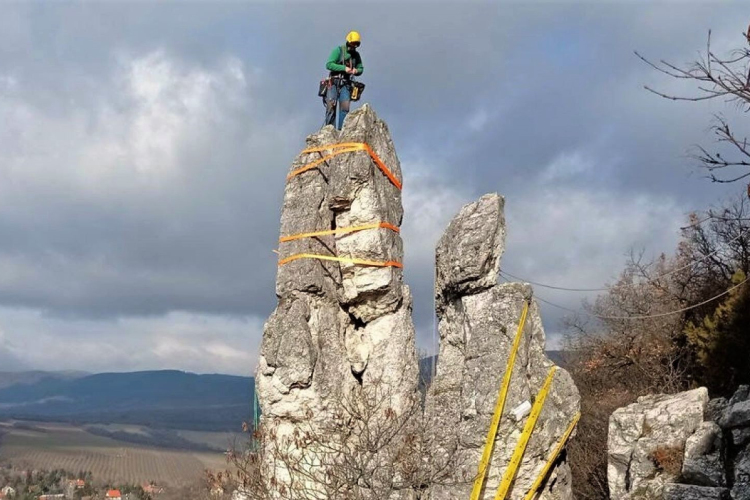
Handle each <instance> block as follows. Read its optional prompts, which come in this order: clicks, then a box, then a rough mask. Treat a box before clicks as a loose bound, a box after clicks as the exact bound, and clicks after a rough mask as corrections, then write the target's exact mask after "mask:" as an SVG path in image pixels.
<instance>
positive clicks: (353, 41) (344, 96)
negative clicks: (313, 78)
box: [324, 31, 364, 129]
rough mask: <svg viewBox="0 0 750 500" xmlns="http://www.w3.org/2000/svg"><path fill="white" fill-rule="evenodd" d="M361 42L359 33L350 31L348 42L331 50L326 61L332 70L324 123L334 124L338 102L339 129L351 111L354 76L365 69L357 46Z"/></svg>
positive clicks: (329, 69)
mask: <svg viewBox="0 0 750 500" xmlns="http://www.w3.org/2000/svg"><path fill="white" fill-rule="evenodd" d="M360 43H361V38H360V36H359V33H358V32H356V31H350V32H349V34H348V35H346V44H345V45H341V46H339V47H336V48H335V49H333V51H331V55H330V56H328V62H327V63H326V69H327V70H328V71H330V75H329V78H328V90H327V92H326V95H325V104H326V121H325V123H324V125H333V124H334V122H335V119H336V103H337V102H338V104H339V105H338V108H339V122H338V129H341V126H342V125H343V124H344V118H346V114H347V113H348V112H349V105H350V104H351V97H350V96H351V88H352V76H354V75H361V74H362V72H363V71H364V66H362V57H361V56H360V55H359V52H358V51H357V48H358V47H359V45H360Z"/></svg>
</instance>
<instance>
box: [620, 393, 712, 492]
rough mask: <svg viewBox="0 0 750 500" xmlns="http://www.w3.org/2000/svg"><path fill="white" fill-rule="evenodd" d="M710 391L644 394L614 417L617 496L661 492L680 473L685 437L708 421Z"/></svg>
mask: <svg viewBox="0 0 750 500" xmlns="http://www.w3.org/2000/svg"><path fill="white" fill-rule="evenodd" d="M707 404H708V391H707V390H706V389H705V388H701V389H695V390H693V391H688V392H685V393H681V394H676V395H655V396H644V397H640V398H638V402H637V403H633V404H632V405H629V406H626V407H625V408H620V409H618V410H616V411H615V412H614V413H612V416H611V417H610V419H609V442H608V453H609V464H608V467H607V480H608V482H609V492H610V496H611V497H612V498H613V499H630V498H633V499H636V498H661V495H662V491H663V489H664V485H665V484H666V483H669V482H672V481H673V480H675V479H676V478H678V477H679V475H680V471H681V467H682V463H683V460H682V457H683V454H684V451H685V442H686V441H687V439H688V437H690V436H691V435H692V434H693V433H694V432H695V431H696V429H698V427H699V426H700V425H701V422H703V413H704V411H705V409H706V405H707Z"/></svg>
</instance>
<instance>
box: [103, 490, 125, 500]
mask: <svg viewBox="0 0 750 500" xmlns="http://www.w3.org/2000/svg"><path fill="white" fill-rule="evenodd" d="M105 498H107V500H122V494H121V493H120V490H109V491H107V495H106V497H105Z"/></svg>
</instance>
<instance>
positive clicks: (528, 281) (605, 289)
mask: <svg viewBox="0 0 750 500" xmlns="http://www.w3.org/2000/svg"><path fill="white" fill-rule="evenodd" d="M714 218H717V217H714ZM706 220H708V219H704V220H702V221H700V222H701V223H702V222H705V221H706ZM687 227H690V226H687ZM748 232H750V228H747V229H744V230H743V231H741V232H740V233H739V234H738V235H737V236H735V237H734V238H732V239H731V240H729V241H727V242H726V244H729V243H734V242H735V241H737V240H738V239H740V238H741V237H743V236H745V235H746V234H747V233H748ZM721 250H722V248H717V249H716V250H714V251H713V252H709V253H707V254H706V255H704V256H703V257H701V258H700V259H697V260H694V261H692V262H689V263H688V264H685V265H684V266H681V267H678V268H675V269H672V270H671V271H669V272H666V273H664V274H660V275H658V276H654V277H653V278H650V280H651V281H656V280H659V279H662V278H667V277H669V276H672V275H673V274H677V273H679V272H680V271H684V270H685V269H689V268H691V267H692V266H694V265H695V264H698V263H700V262H703V261H705V260H708V259H710V258H711V257H713V256H714V255H716V254H717V253H719V252H720V251H721ZM503 272H504V273H505V274H506V275H508V276H510V277H511V278H514V279H517V280H519V281H523V282H525V283H530V284H532V285H535V286H539V287H542V288H548V289H550V290H562V291H565V292H606V291H608V290H609V289H610V288H609V287H602V288H568V287H563V286H558V285H549V284H546V283H538V282H536V281H531V280H527V279H525V278H521V277H520V276H516V275H514V274H510V273H509V272H508V271H503ZM636 285H637V283H624V284H622V285H621V286H623V287H628V286H636Z"/></svg>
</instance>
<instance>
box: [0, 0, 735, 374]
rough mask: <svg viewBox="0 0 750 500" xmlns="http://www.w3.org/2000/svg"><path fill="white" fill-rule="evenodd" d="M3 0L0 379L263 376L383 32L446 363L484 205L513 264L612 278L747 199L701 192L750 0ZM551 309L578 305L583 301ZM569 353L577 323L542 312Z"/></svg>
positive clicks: (386, 69) (409, 261)
mask: <svg viewBox="0 0 750 500" xmlns="http://www.w3.org/2000/svg"><path fill="white" fill-rule="evenodd" d="M654 3H655V2H629V3H625V2H623V3H613V2H600V3H598V4H595V3H581V4H574V3H570V4H568V3H560V2H546V3H534V2H522V3H521V2H519V3H517V4H513V3H502V2H498V1H493V2H489V3H478V2H476V3H472V2H462V3H450V2H440V3H427V2H412V3H409V2H397V3H396V2H394V3H382V2H368V1H360V2H346V3H324V2H318V1H316V2H295V3H286V2H276V1H275V2H268V3H240V2H226V3H208V2H170V3H165V4H155V3H151V2H148V3H147V2H117V3H110V2H107V3H104V2H102V3H96V2H86V3H83V4H72V3H62V2H60V3H44V4H43V3H41V2H39V3H23V4H14V3H7V2H5V3H2V4H0V114H1V116H2V120H0V371H3V370H21V369H31V368H33V369H49V370H62V369H66V370H67V369H75V370H86V371H92V372H98V371H127V370H140V369H158V368H178V369H184V370H190V371H196V372H222V373H233V374H243V375H248V374H251V373H252V372H253V371H254V369H255V363H256V353H257V350H258V347H259V344H260V337H261V332H262V325H263V321H264V320H265V318H266V317H267V316H268V315H269V313H270V312H271V310H272V309H273V307H274V305H275V296H274V293H273V290H274V277H275V270H276V264H275V259H276V257H275V255H274V254H273V253H272V252H271V250H272V249H273V248H275V246H276V245H275V242H276V238H277V237H278V220H279V213H280V202H281V196H282V192H283V187H284V182H285V180H284V178H285V173H286V170H287V169H288V165H289V163H290V162H291V160H292V159H293V158H294V156H295V155H296V153H297V152H298V151H299V150H300V149H301V148H302V147H303V146H304V138H305V136H306V135H308V134H310V133H312V132H314V131H315V130H316V129H317V128H319V127H320V125H321V122H322V119H323V107H322V104H321V102H320V100H319V99H318V98H317V97H316V96H315V92H316V89H317V82H318V80H319V79H320V78H321V77H322V76H323V75H324V73H325V72H324V64H325V60H326V57H327V55H328V53H329V52H330V51H331V49H332V48H333V47H334V46H336V45H337V44H340V43H341V42H342V40H343V37H344V36H345V34H346V32H347V31H348V30H350V29H357V30H359V31H360V32H361V33H362V37H363V45H362V49H361V52H362V55H363V60H364V65H365V74H364V75H363V77H362V80H363V81H364V82H366V83H367V93H366V94H365V96H366V100H367V101H368V102H370V103H371V104H372V105H373V106H374V108H375V109H376V111H377V112H378V114H379V115H380V116H381V117H383V118H384V119H385V120H386V121H387V122H388V124H389V126H390V128H391V131H392V133H393V137H394V142H395V144H396V147H397V150H398V153H399V156H400V159H401V162H402V168H403V171H404V181H405V182H404V184H405V187H404V203H405V206H406V215H405V221H404V225H403V237H404V242H405V250H406V259H405V264H406V280H407V282H408V283H409V284H410V285H411V286H412V287H413V290H414V295H415V301H416V304H415V322H416V324H417V329H418V337H419V344H420V347H422V348H423V349H425V350H427V351H429V350H431V349H433V347H432V346H433V342H432V340H431V339H432V330H433V316H432V290H431V289H432V273H433V271H432V266H431V261H432V252H433V247H434V244H435V242H436V241H437V239H438V237H439V235H440V233H441V230H442V228H444V226H445V225H446V223H447V221H448V220H449V219H450V217H451V216H452V215H453V214H454V213H456V212H457V211H458V209H459V208H460V207H461V205H463V204H464V203H467V202H470V201H472V200H474V199H475V198H477V197H478V196H480V195H481V194H483V193H485V192H489V191H497V192H499V193H501V194H502V195H504V196H505V197H506V216H507V219H508V224H509V227H508V241H507V246H508V249H507V253H506V255H505V257H504V259H503V267H504V268H505V269H506V270H507V271H509V272H511V273H513V274H516V275H519V276H522V277H524V278H527V279H531V280H534V281H540V282H545V283H552V284H558V285H563V286H571V287H597V286H601V285H603V284H604V283H606V282H607V281H609V280H611V279H612V278H613V277H614V276H616V275H617V274H618V272H619V271H620V270H621V268H622V265H623V263H624V261H625V258H626V254H627V253H628V252H629V251H630V250H631V249H636V250H644V251H646V253H647V254H648V255H657V254H658V253H660V252H670V251H672V249H673V248H674V246H675V244H676V241H677V238H678V235H679V231H678V228H679V226H680V225H682V224H684V220H685V215H686V214H687V213H688V212H689V211H691V210H695V209H703V208H706V207H708V206H709V205H711V204H715V203H719V202H721V200H722V199H724V198H726V197H727V196H728V195H729V194H731V193H733V192H736V191H738V190H742V189H743V187H742V186H720V185H717V184H711V183H709V182H708V181H707V180H705V179H703V178H702V174H701V173H700V172H698V171H697V170H696V169H695V168H694V165H693V164H692V163H691V161H690V160H689V159H688V158H687V154H688V152H689V149H690V147H691V146H692V145H694V144H697V143H703V144H710V140H711V139H710V136H709V131H708V127H709V125H710V123H711V118H712V115H713V114H714V113H725V114H726V115H727V116H729V117H730V118H733V119H734V122H735V123H736V125H737V127H738V129H739V130H740V131H742V130H743V127H744V129H747V127H745V126H744V124H743V122H744V121H747V118H746V117H745V116H743V115H742V114H741V113H739V112H738V111H737V110H736V109H735V107H734V106H732V105H729V104H726V103H723V102H712V103H702V104H692V103H675V102H672V101H667V100H664V99H661V98H658V97H656V96H654V95H653V94H650V93H649V92H647V91H645V90H644V89H643V86H644V85H651V86H655V87H657V88H659V89H661V90H665V91H670V92H682V93H689V92H690V91H691V90H693V89H692V87H691V86H690V85H688V84H686V83H684V82H682V83H681V82H675V81H670V80H669V79H668V78H666V77H665V76H663V75H660V74H658V73H657V72H655V71H654V70H653V69H651V68H649V67H648V66H647V65H645V64H644V63H643V62H641V61H639V60H638V59H637V58H636V56H635V55H634V54H633V51H634V50H638V51H639V52H642V53H643V54H645V55H646V56H649V57H652V58H654V59H657V60H658V59H661V58H663V59H667V60H670V61H673V62H676V63H687V62H689V61H692V60H694V59H695V58H696V57H697V56H698V52H699V50H701V49H703V48H704V47H705V41H706V35H707V32H708V30H709V29H711V30H713V38H714V47H715V49H716V50H717V51H719V52H722V51H726V50H729V49H731V48H734V47H737V46H739V45H740V44H741V43H742V41H743V40H742V36H741V34H742V32H743V30H745V29H746V27H747V25H748V23H749V22H750V17H748V11H747V9H746V8H744V9H743V8H742V7H743V5H742V4H741V3H735V4H733V3H729V2H708V1H707V2H705V3H683V2H677V1H670V2H663V3H661V4H660V5H654ZM537 292H538V295H539V296H540V297H542V298H544V299H546V300H551V301H553V302H555V303H558V304H561V305H564V306H567V307H571V308H576V307H578V305H579V304H580V300H581V299H582V298H583V297H582V296H581V294H571V293H550V291H549V290H544V289H538V290H537ZM543 314H544V320H545V324H546V328H547V330H548V334H549V337H550V340H551V342H552V345H555V344H556V339H558V338H559V334H560V332H561V328H562V326H561V324H560V319H561V317H562V314H564V313H562V312H561V311H559V310H557V309H555V308H552V307H547V306H543Z"/></svg>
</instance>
